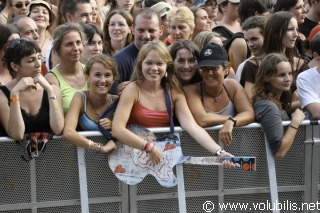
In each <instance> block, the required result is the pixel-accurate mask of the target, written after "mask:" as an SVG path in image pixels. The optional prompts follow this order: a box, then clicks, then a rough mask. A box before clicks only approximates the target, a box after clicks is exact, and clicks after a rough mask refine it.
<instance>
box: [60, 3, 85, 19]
mask: <svg viewBox="0 0 320 213" xmlns="http://www.w3.org/2000/svg"><path fill="white" fill-rule="evenodd" d="M78 4H90V0H64V1H62V4H61V10H60V12H61V15H62V17H63V18H64V19H65V20H67V17H66V14H67V13H70V14H74V12H75V11H77V5H78Z"/></svg>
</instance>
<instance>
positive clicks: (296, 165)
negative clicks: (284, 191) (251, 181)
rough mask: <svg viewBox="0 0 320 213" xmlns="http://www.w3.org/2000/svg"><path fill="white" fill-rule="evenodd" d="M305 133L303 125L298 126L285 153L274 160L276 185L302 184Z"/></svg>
mask: <svg viewBox="0 0 320 213" xmlns="http://www.w3.org/2000/svg"><path fill="white" fill-rule="evenodd" d="M305 134H306V132H305V126H302V127H300V128H299V131H298V133H297V135H296V137H295V140H294V142H293V144H292V147H291V148H290V150H289V152H288V153H287V155H286V156H285V157H284V158H283V159H281V160H276V161H275V162H276V171H277V183H278V186H294V185H303V174H304V167H303V165H304V147H303V146H304V141H305V140H306V139H305ZM288 177H290V178H288Z"/></svg>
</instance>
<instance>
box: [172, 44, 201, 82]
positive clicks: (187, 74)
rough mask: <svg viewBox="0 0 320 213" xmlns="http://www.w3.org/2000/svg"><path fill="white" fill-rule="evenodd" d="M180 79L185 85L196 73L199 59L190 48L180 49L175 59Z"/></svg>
mask: <svg viewBox="0 0 320 213" xmlns="http://www.w3.org/2000/svg"><path fill="white" fill-rule="evenodd" d="M173 63H174V66H175V69H176V72H177V75H178V78H179V80H180V81H181V83H182V84H183V85H186V84H188V83H189V82H190V80H191V79H192V78H193V76H194V75H195V74H196V66H197V60H196V59H195V57H194V56H193V54H192V52H191V51H190V50H188V49H180V50H178V52H177V55H176V58H175V59H174V61H173Z"/></svg>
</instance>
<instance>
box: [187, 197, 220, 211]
mask: <svg viewBox="0 0 320 213" xmlns="http://www.w3.org/2000/svg"><path fill="white" fill-rule="evenodd" d="M206 201H211V202H212V203H213V204H214V205H215V208H214V209H213V210H212V211H211V212H212V213H216V212H218V209H217V208H216V204H217V203H218V197H187V198H186V203H187V212H188V213H203V212H205V211H204V210H203V204H204V203H205V202H206Z"/></svg>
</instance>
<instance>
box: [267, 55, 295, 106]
mask: <svg viewBox="0 0 320 213" xmlns="http://www.w3.org/2000/svg"><path fill="white" fill-rule="evenodd" d="M276 69H277V73H276V74H275V76H274V78H273V79H271V80H270V82H269V83H270V86H271V87H272V88H273V91H275V93H276V95H277V98H278V99H279V100H280V96H281V94H282V93H283V92H285V91H290V87H291V84H292V80H293V77H292V67H291V64H290V63H289V62H288V61H281V62H280V63H278V64H277V65H276Z"/></svg>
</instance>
